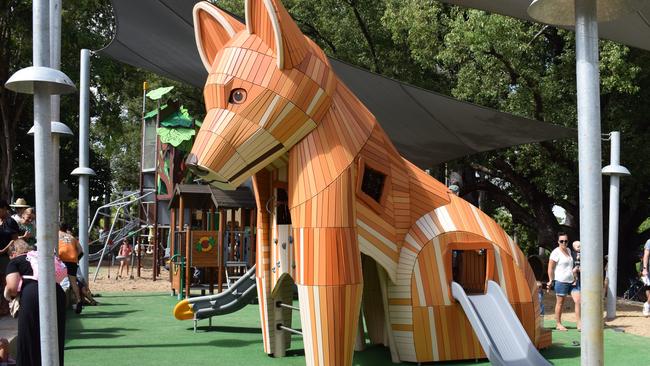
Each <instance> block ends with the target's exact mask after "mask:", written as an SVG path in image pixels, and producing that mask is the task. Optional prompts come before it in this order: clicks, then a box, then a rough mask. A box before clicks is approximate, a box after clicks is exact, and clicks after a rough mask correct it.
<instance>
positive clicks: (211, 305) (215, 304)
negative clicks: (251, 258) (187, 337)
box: [174, 266, 257, 320]
mask: <svg viewBox="0 0 650 366" xmlns="http://www.w3.org/2000/svg"><path fill="white" fill-rule="evenodd" d="M256 296H257V285H256V283H255V266H253V267H251V269H249V270H248V272H246V273H245V274H244V275H243V276H242V277H241V278H240V279H239V280H237V282H235V283H234V284H233V285H232V286H230V288H229V289H227V290H226V291H223V292H221V293H219V294H216V295H208V296H200V297H193V298H189V299H185V300H183V301H181V302H179V303H178V304H176V306H175V307H174V317H176V319H178V320H192V319H193V320H198V319H206V318H210V317H213V316H217V315H225V314H230V313H234V312H235V311H238V310H240V309H241V308H243V307H244V306H246V305H248V304H250V302H251V300H253V299H254V298H255V297H256Z"/></svg>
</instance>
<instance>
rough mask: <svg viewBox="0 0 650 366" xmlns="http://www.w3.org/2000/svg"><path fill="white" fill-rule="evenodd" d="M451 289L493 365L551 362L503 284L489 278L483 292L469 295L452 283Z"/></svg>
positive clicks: (535, 364)
mask: <svg viewBox="0 0 650 366" xmlns="http://www.w3.org/2000/svg"><path fill="white" fill-rule="evenodd" d="M451 293H452V295H453V296H454V298H455V299H456V300H458V302H459V303H460V305H461V306H462V307H463V310H465V314H466V315H467V318H468V319H469V322H470V323H471V324H472V328H474V332H475V333H476V336H477V338H478V340H479V341H480V342H481V346H482V347H483V351H485V354H486V355H487V357H488V359H489V360H490V362H491V363H492V364H493V365H508V366H514V365H516V366H524V365H526V366H532V365H534V366H541V365H551V364H550V363H549V362H548V361H546V359H545V358H544V357H543V356H542V355H541V354H540V353H539V351H537V349H536V348H535V346H534V345H533V344H532V343H531V341H530V338H528V334H527V333H526V331H525V330H524V327H523V326H522V325H521V323H520V322H519V318H517V315H516V314H515V312H514V310H512V306H511V305H510V303H509V302H508V299H507V298H506V296H505V294H504V293H503V290H501V287H499V285H498V284H497V283H496V282H494V281H488V290H487V293H486V294H482V295H467V294H466V293H465V290H464V289H463V287H462V286H461V285H459V284H458V283H456V282H452V283H451Z"/></svg>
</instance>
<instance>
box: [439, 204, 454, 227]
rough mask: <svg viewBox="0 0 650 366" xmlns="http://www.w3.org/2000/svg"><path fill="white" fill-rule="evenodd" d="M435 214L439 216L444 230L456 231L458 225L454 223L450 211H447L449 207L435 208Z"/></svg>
mask: <svg viewBox="0 0 650 366" xmlns="http://www.w3.org/2000/svg"><path fill="white" fill-rule="evenodd" d="M434 214H435V215H436V217H437V218H438V221H440V225H442V231H444V232H450V231H456V225H454V222H453V220H452V219H451V216H450V215H449V211H447V207H445V206H442V207H438V208H437V209H435V211H434Z"/></svg>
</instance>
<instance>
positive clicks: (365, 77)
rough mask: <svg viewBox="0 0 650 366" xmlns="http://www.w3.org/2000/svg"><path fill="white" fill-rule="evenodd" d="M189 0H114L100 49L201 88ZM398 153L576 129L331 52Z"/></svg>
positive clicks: (423, 156)
mask: <svg viewBox="0 0 650 366" xmlns="http://www.w3.org/2000/svg"><path fill="white" fill-rule="evenodd" d="M196 2H197V1H195V0H112V3H113V10H114V12H115V17H116V21H117V32H116V35H115V38H114V39H113V41H112V42H111V43H110V44H109V45H108V46H107V47H105V48H104V49H102V50H101V51H100V52H101V53H102V54H105V55H108V56H110V57H112V58H114V59H116V60H118V61H121V62H124V63H126V64H129V65H133V66H136V67H139V68H142V69H145V70H149V71H151V72H154V73H156V74H158V75H161V76H165V77H168V78H170V79H174V80H178V81H181V82H185V83H188V84H190V85H193V86H196V87H197V88H202V87H203V85H204V83H205V79H206V78H207V72H206V71H205V68H204V67H203V64H202V63H201V59H200V57H199V54H198V51H197V50H196V45H195V41H194V30H193V25H192V7H193V6H194V4H195V3H196ZM330 61H331V64H332V67H333V68H334V70H335V71H336V73H337V74H338V76H339V77H340V78H341V80H342V81H343V82H344V83H345V84H346V85H347V86H348V87H349V88H350V89H351V90H352V91H353V92H354V93H355V94H356V95H357V96H358V97H359V99H361V101H362V102H363V103H364V104H365V105H366V107H368V109H369V110H370V111H371V112H372V113H373V114H374V115H375V117H376V118H377V120H378V121H379V123H380V124H381V126H382V128H384V130H385V131H386V132H387V133H388V135H389V136H390V138H391V140H392V141H393V143H394V144H395V146H396V147H397V148H398V150H399V151H400V153H401V154H402V155H403V156H404V157H405V158H407V159H408V160H410V161H411V162H413V163H414V164H416V165H418V166H420V167H422V168H428V167H431V166H433V165H435V164H438V163H441V162H445V161H449V160H453V159H456V158H460V157H463V156H467V155H471V154H474V153H477V152H483V151H489V150H494V149H499V148H504V147H509V146H515V145H520V144H526V143H531V142H539V141H546V140H554V139H561V138H566V137H572V136H575V132H574V131H573V130H571V129H567V128H564V127H560V126H555V125H552V124H549V123H544V122H539V121H535V120H531V119H527V118H523V117H518V116H515V115H512V114H508V113H503V112H499V111H496V110H493V109H490V108H485V107H481V106H477V105H474V104H471V103H466V102H461V101H458V100H455V99H452V98H449V97H447V96H444V95H441V94H437V93H433V92H430V91H427V90H424V89H421V88H417V87H414V86H411V85H408V84H405V83H401V82H399V81H396V80H392V79H389V78H386V77H383V76H381V75H377V74H374V73H371V72H369V71H366V70H363V69H360V68H358V67H355V66H352V65H349V64H346V63H344V62H341V61H338V60H336V59H333V58H330Z"/></svg>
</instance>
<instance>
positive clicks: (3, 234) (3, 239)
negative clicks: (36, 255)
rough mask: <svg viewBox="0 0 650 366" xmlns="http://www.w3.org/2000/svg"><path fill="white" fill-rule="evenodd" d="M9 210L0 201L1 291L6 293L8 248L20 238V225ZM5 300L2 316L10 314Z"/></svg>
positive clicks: (0, 301)
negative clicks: (10, 214)
mask: <svg viewBox="0 0 650 366" xmlns="http://www.w3.org/2000/svg"><path fill="white" fill-rule="evenodd" d="M9 208H10V206H9V203H7V201H6V200H3V199H0V291H4V287H5V274H6V273H5V272H6V271H5V270H6V269H7V264H8V263H9V255H8V253H7V247H8V246H9V243H10V242H11V241H12V240H14V239H16V238H18V233H19V231H20V228H19V227H18V223H16V221H15V220H14V219H12V218H11V216H9ZM4 300H5V299H4V296H0V315H6V314H8V313H9V307H8V303H7V302H6V301H4Z"/></svg>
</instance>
